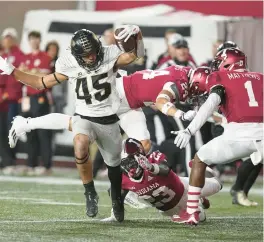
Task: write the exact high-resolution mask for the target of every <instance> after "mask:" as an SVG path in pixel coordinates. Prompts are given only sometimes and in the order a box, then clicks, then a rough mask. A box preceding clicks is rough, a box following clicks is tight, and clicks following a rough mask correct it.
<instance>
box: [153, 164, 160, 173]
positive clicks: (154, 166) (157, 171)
mask: <svg viewBox="0 0 264 242" xmlns="http://www.w3.org/2000/svg"><path fill="white" fill-rule="evenodd" d="M152 167H153V169H154V170H153V171H152V172H151V173H153V174H155V175H157V174H159V171H160V168H159V165H158V164H152Z"/></svg>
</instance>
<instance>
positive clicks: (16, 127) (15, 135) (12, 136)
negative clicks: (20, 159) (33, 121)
mask: <svg viewBox="0 0 264 242" xmlns="http://www.w3.org/2000/svg"><path fill="white" fill-rule="evenodd" d="M30 131H31V130H30V129H29V128H28V119H27V118H23V117H21V116H16V117H15V118H14V120H13V122H12V127H11V129H10V130H9V134H8V140H9V145H10V148H15V147H16V144H17V141H18V139H19V138H20V137H21V136H23V135H25V134H26V132H30Z"/></svg>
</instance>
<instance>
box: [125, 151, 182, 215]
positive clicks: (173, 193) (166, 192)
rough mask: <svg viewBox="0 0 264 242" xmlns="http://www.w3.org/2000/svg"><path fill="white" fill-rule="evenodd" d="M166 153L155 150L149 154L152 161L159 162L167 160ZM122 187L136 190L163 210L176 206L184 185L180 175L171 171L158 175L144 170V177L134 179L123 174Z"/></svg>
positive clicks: (143, 197)
mask: <svg viewBox="0 0 264 242" xmlns="http://www.w3.org/2000/svg"><path fill="white" fill-rule="evenodd" d="M165 158H166V157H165V155H164V154H162V153H160V152H159V151H155V152H153V153H152V154H150V155H149V156H148V160H149V162H150V163H156V164H159V163H160V162H162V161H164V160H165ZM122 189H124V190H129V191H132V192H135V193H136V194H137V195H138V196H139V197H140V198H141V199H144V200H145V201H146V202H149V203H151V204H152V206H153V207H156V208H157V209H159V210H161V211H167V210H169V209H172V208H174V207H175V206H176V205H177V204H178V203H179V201H180V200H181V198H182V195H183V192H184V185H183V183H182V182H181V180H180V179H179V177H178V176H177V175H176V174H175V173H174V172H173V171H170V172H169V174H168V176H156V175H154V174H152V173H150V172H149V171H147V170H144V174H143V178H142V180H141V181H140V182H139V181H132V180H130V179H129V177H128V176H126V175H125V174H123V179H122Z"/></svg>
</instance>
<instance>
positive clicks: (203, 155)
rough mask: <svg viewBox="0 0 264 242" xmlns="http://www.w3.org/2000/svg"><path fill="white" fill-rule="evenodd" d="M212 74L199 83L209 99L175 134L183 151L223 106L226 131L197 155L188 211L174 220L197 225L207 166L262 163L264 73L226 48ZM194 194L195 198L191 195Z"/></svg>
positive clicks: (189, 193) (190, 186) (241, 53)
mask: <svg viewBox="0 0 264 242" xmlns="http://www.w3.org/2000/svg"><path fill="white" fill-rule="evenodd" d="M212 71H213V73H212V74H210V76H209V77H208V78H207V79H206V80H204V81H203V83H198V88H200V87H201V88H202V87H205V90H204V91H206V92H208V93H209V97H208V99H207V100H206V102H205V103H204V104H203V105H202V107H201V108H200V110H199V111H198V113H197V115H196V117H195V118H194V120H193V121H192V122H191V124H190V125H189V126H188V127H187V129H185V130H184V131H179V132H176V134H177V137H176V144H177V146H178V147H180V148H183V147H185V146H186V144H187V143H188V142H189V140H190V137H191V135H194V134H195V133H196V131H197V130H199V129H200V127H201V126H202V125H203V124H204V123H205V121H206V120H207V119H208V117H210V116H211V115H212V113H213V112H214V110H216V109H218V107H219V106H220V108H221V111H222V112H223V114H224V115H225V117H226V119H227V122H228V123H227V124H225V125H224V128H225V131H224V133H223V134H222V135H221V136H218V137H217V138H214V139H213V140H211V141H210V142H208V143H207V144H205V145H204V146H202V148H200V150H199V151H198V152H197V154H196V155H195V157H194V162H193V166H192V171H191V176H190V183H189V192H188V201H187V211H182V213H181V215H180V217H179V218H176V219H175V220H174V221H175V222H178V223H187V224H191V225H197V224H198V223H199V209H198V203H199V198H200V196H201V190H202V188H203V186H204V174H205V169H206V167H207V165H211V164H223V163H228V162H232V161H234V160H237V159H240V158H244V157H249V156H250V157H251V160H252V162H253V164H259V163H260V162H263V74H261V73H257V72H250V71H248V70H247V61H246V56H245V54H244V53H243V52H242V51H240V50H238V49H234V48H231V49H224V50H222V51H220V52H218V53H217V55H216V56H215V59H214V61H213V63H212ZM192 194H195V195H192Z"/></svg>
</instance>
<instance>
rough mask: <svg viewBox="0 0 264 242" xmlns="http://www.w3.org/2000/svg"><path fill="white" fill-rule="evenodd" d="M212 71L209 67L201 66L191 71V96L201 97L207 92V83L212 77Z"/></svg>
mask: <svg viewBox="0 0 264 242" xmlns="http://www.w3.org/2000/svg"><path fill="white" fill-rule="evenodd" d="M210 73H211V69H210V68H209V67H207V66H201V67H198V68H196V69H195V70H191V72H190V77H189V78H190V79H189V96H190V97H194V96H199V95H202V94H204V93H205V92H206V88H205V82H206V79H207V77H208V76H209V75H210Z"/></svg>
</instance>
